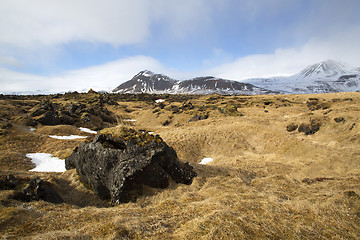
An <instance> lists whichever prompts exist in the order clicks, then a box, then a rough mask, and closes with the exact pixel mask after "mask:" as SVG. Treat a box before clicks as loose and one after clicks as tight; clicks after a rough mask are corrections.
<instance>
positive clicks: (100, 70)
mask: <svg viewBox="0 0 360 240" xmlns="http://www.w3.org/2000/svg"><path fill="white" fill-rule="evenodd" d="M144 69H151V70H153V71H156V72H164V73H169V72H171V70H170V71H169V70H168V69H165V67H163V66H162V65H161V64H160V63H159V62H158V61H157V60H155V59H153V58H151V57H146V56H134V57H129V58H124V59H119V60H116V61H112V62H108V63H105V64H102V65H98V66H92V67H87V68H83V69H78V70H74V71H68V72H65V73H64V74H62V75H59V76H38V75H34V74H25V73H20V72H16V71H12V70H9V69H6V68H0V86H1V87H0V92H3V93H11V92H15V91H17V92H24V91H37V90H42V91H44V92H46V91H49V92H67V91H87V90H89V89H90V88H93V89H94V90H96V91H98V90H112V89H114V88H115V87H117V86H118V85H119V84H121V83H123V82H125V81H127V80H130V79H131V78H132V77H133V76H134V75H135V74H136V73H137V72H139V71H141V70H144Z"/></svg>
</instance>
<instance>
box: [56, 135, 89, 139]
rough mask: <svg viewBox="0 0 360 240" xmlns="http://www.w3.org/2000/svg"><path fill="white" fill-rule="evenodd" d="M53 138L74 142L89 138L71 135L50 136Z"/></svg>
mask: <svg viewBox="0 0 360 240" xmlns="http://www.w3.org/2000/svg"><path fill="white" fill-rule="evenodd" d="M49 137H51V138H55V139H62V140H72V139H78V138H87V136H79V135H70V136H57V135H49Z"/></svg>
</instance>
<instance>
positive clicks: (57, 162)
mask: <svg viewBox="0 0 360 240" xmlns="http://www.w3.org/2000/svg"><path fill="white" fill-rule="evenodd" d="M26 157H28V158H30V159H31V161H32V162H33V163H35V165H36V167H35V168H33V169H31V170H29V171H33V172H65V171H66V169H65V161H64V160H63V159H60V158H57V157H53V155H52V154H50V153H28V154H26Z"/></svg>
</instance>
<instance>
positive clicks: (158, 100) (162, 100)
mask: <svg viewBox="0 0 360 240" xmlns="http://www.w3.org/2000/svg"><path fill="white" fill-rule="evenodd" d="M155 102H156V103H162V102H165V99H157V100H155Z"/></svg>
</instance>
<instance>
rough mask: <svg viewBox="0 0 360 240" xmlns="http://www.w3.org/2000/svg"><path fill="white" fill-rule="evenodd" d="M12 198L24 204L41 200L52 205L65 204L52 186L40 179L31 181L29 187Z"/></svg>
mask: <svg viewBox="0 0 360 240" xmlns="http://www.w3.org/2000/svg"><path fill="white" fill-rule="evenodd" d="M11 198H13V199H15V200H19V201H24V202H30V201H39V200H43V201H46V202H51V203H63V202H64V200H63V199H62V198H61V197H60V195H59V194H58V193H57V192H56V191H55V190H54V189H53V188H52V187H51V184H50V183H48V182H46V181H43V180H41V179H40V178H36V179H33V180H31V181H30V182H29V184H28V185H27V187H25V188H23V189H22V190H20V191H16V192H15V193H14V195H13V196H12V197H11Z"/></svg>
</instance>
